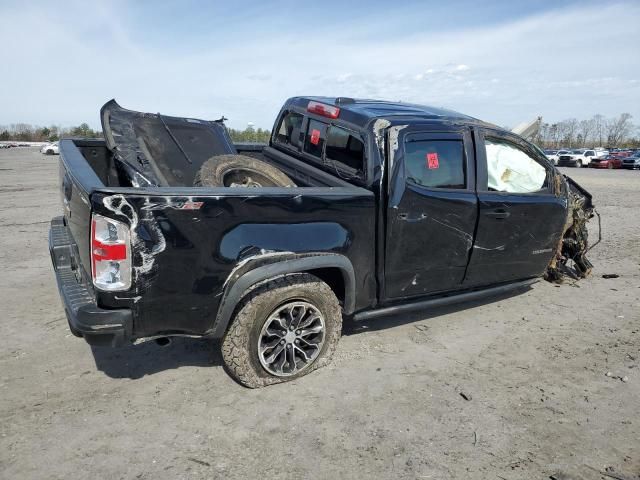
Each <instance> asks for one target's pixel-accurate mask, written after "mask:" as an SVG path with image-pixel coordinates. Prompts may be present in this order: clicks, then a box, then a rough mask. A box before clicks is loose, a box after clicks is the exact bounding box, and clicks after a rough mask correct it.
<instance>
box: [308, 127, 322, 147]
mask: <svg viewBox="0 0 640 480" xmlns="http://www.w3.org/2000/svg"><path fill="white" fill-rule="evenodd" d="M310 141H311V144H312V145H317V144H318V143H319V142H320V130H316V129H313V130H311V139H310Z"/></svg>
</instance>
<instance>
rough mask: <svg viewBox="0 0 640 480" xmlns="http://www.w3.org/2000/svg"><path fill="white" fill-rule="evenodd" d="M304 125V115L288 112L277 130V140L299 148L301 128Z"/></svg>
mask: <svg viewBox="0 0 640 480" xmlns="http://www.w3.org/2000/svg"><path fill="white" fill-rule="evenodd" d="M301 127H302V115H300V114H299V113H294V112H287V113H286V114H285V115H284V116H283V117H282V120H280V125H279V126H278V129H277V130H276V136H275V139H274V140H275V141H276V142H277V143H281V144H283V145H290V146H292V147H295V148H298V147H299V146H300V128H301Z"/></svg>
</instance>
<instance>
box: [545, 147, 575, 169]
mask: <svg viewBox="0 0 640 480" xmlns="http://www.w3.org/2000/svg"><path fill="white" fill-rule="evenodd" d="M547 152H552V153H547ZM569 153H571V152H570V151H569V150H545V151H544V154H545V155H546V156H547V158H548V159H549V161H550V162H552V163H553V164H554V165H557V164H558V158H559V157H560V155H567V154H569Z"/></svg>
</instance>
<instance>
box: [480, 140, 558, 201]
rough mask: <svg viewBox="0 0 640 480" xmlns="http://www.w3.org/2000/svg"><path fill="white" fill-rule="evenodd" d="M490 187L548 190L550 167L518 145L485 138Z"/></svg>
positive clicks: (517, 191)
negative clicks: (544, 165)
mask: <svg viewBox="0 0 640 480" xmlns="http://www.w3.org/2000/svg"><path fill="white" fill-rule="evenodd" d="M484 143H485V148H486V153H487V174H488V187H489V190H491V191H497V192H509V193H534V192H540V191H546V189H547V185H548V183H547V170H546V169H545V168H544V167H543V166H542V165H541V164H540V163H538V162H537V161H536V160H534V159H533V158H532V157H530V156H529V155H528V154H527V153H525V152H524V151H523V150H521V149H520V148H518V147H517V146H515V145H513V144H511V143H508V142H505V141H503V140H497V139H489V138H487V139H485V142H484Z"/></svg>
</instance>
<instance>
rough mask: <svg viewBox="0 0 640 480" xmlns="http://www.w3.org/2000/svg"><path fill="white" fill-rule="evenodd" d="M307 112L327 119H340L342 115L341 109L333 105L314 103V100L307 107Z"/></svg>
mask: <svg viewBox="0 0 640 480" xmlns="http://www.w3.org/2000/svg"><path fill="white" fill-rule="evenodd" d="M307 112H311V113H315V114H317V115H322V116H323V117H327V118H338V115H340V109H339V108H338V107H335V106H333V105H326V104H324V103H320V102H314V101H313V100H312V101H310V102H309V104H308V105H307Z"/></svg>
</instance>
